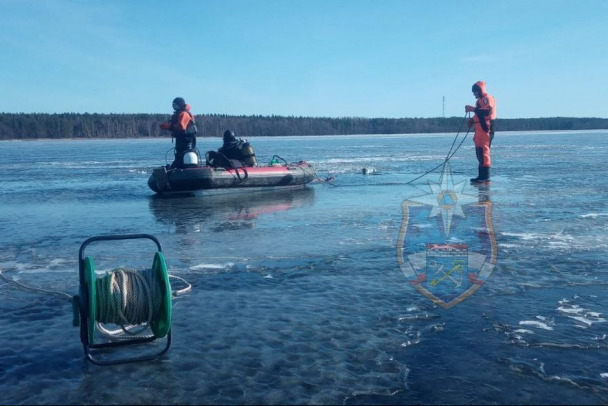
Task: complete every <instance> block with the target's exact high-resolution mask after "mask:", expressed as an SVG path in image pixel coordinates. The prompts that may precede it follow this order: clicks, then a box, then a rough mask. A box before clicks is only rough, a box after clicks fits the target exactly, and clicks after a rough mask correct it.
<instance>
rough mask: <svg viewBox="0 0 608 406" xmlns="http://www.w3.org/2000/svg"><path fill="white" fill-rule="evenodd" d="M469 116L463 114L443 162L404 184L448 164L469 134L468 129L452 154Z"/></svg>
mask: <svg viewBox="0 0 608 406" xmlns="http://www.w3.org/2000/svg"><path fill="white" fill-rule="evenodd" d="M468 115H470V113H465V115H464V120H463V121H462V122H461V124H460V127H458V132H457V133H456V137H454V141H452V146H451V147H450V150H449V151H448V153H447V154H446V156H445V159H444V160H443V162H441V163H440V164H439V165H437V166H436V167H434V168H433V169H431V170H429V171H426V172H425V173H423V174H422V175H420V176H418V177H417V178H414V179H412V180H410V181H409V182H406V183H405V184H406V185H409V184H410V183H412V182H414V181H417V180H418V179H420V178H423V177H425V176H426V175H428V174H429V173H431V172H434V171H435V170H437V169H438V168H439V167H442V166H445V164H447V163H448V161H449V160H450V159H452V157H453V156H454V155H455V154H456V152H458V150H459V149H460V147H461V146H462V144H463V143H464V140H466V139H467V136H468V135H469V132H471V129H470V128H469V129H468V130H467V132H466V134H465V135H464V137H463V138H462V141H460V144H458V146H457V147H456V149H455V150H454V152H452V149H453V148H454V145H455V144H456V140H457V139H458V137H459V136H460V131H461V130H462V126H463V125H464V123H465V121H468V120H467V116H468Z"/></svg>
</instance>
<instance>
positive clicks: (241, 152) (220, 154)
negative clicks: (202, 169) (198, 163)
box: [207, 130, 257, 168]
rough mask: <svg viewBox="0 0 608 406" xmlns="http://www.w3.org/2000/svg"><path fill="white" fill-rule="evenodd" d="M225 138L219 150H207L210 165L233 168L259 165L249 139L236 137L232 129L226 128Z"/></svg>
mask: <svg viewBox="0 0 608 406" xmlns="http://www.w3.org/2000/svg"><path fill="white" fill-rule="evenodd" d="M223 139H224V143H223V145H222V146H221V147H220V149H218V151H217V152H215V151H209V152H207V164H208V165H211V166H216V167H217V166H223V167H233V168H234V167H242V166H256V165H257V158H256V156H255V152H254V151H253V147H252V146H251V144H249V142H248V141H247V140H243V139H241V138H236V136H235V135H234V131H232V130H226V131H225V132H224V137H223Z"/></svg>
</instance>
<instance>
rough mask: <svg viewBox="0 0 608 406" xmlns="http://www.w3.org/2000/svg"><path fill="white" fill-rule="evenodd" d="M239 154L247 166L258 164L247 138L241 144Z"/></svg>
mask: <svg viewBox="0 0 608 406" xmlns="http://www.w3.org/2000/svg"><path fill="white" fill-rule="evenodd" d="M241 156H242V157H243V162H245V165H247V166H256V165H257V164H258V160H257V158H256V157H255V152H254V151H253V147H252V146H251V144H249V142H247V140H245V142H244V143H243V144H241Z"/></svg>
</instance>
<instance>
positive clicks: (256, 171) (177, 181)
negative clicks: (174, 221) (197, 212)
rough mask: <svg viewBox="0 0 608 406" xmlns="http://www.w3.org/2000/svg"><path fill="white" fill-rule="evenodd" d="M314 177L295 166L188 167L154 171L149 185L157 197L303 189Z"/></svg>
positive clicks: (306, 165)
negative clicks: (162, 195) (158, 195)
mask: <svg viewBox="0 0 608 406" xmlns="http://www.w3.org/2000/svg"><path fill="white" fill-rule="evenodd" d="M315 178H316V172H315V170H314V168H313V166H312V165H310V164H309V163H307V162H304V161H300V162H297V163H283V164H279V163H276V164H273V165H269V166H252V167H247V166H243V167H238V168H223V167H217V168H216V167H212V166H190V167H186V168H170V167H167V166H161V167H159V168H155V169H154V170H153V173H152V175H150V177H149V178H148V186H149V187H150V189H152V190H153V191H154V192H156V193H158V194H195V195H201V194H209V193H213V194H219V193H233V192H242V191H260V190H266V189H288V188H300V187H304V186H305V185H306V184H307V183H310V182H311V181H312V180H314V179H315Z"/></svg>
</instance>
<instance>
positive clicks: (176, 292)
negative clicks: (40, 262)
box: [0, 269, 192, 302]
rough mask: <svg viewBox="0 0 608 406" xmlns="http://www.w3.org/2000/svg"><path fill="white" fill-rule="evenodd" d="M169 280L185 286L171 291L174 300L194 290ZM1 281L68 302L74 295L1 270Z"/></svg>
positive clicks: (190, 286)
mask: <svg viewBox="0 0 608 406" xmlns="http://www.w3.org/2000/svg"><path fill="white" fill-rule="evenodd" d="M168 276H169V279H177V280H179V281H180V282H181V283H182V284H183V285H184V286H183V287H181V288H179V289H173V290H172V291H171V295H172V297H173V298H177V297H178V296H181V295H183V294H184V293H187V292H190V291H191V290H192V285H191V284H190V283H189V282H188V281H186V280H185V279H183V278H180V277H179V276H175V275H168ZM0 279H2V280H3V281H5V282H6V283H11V284H14V285H17V287H19V288H21V289H25V290H28V291H31V292H40V293H48V294H50V295H53V296H57V297H60V298H65V299H67V300H68V301H70V302H72V295H70V294H68V293H65V292H61V291H56V290H50V289H43V288H38V287H33V286H28V285H26V284H24V283H21V282H19V281H17V280H15V279H13V278H11V277H9V276H7V275H5V273H4V271H2V270H1V269H0Z"/></svg>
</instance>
